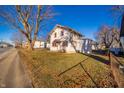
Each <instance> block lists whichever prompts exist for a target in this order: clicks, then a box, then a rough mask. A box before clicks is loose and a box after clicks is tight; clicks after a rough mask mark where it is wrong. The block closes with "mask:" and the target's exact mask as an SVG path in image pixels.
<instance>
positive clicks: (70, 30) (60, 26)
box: [49, 24, 83, 36]
mask: <svg viewBox="0 0 124 93" xmlns="http://www.w3.org/2000/svg"><path fill="white" fill-rule="evenodd" d="M56 28H62V29H65V30H68V31H69V32H71V33H75V34H77V35H79V36H83V35H82V34H80V33H79V32H77V31H75V30H74V29H72V28H70V27H67V26H62V25H59V24H57V25H56V26H55V27H54V29H53V30H52V31H51V32H50V33H49V35H50V34H52V33H53V32H54V30H55V29H56Z"/></svg>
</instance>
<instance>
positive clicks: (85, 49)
mask: <svg viewBox="0 0 124 93" xmlns="http://www.w3.org/2000/svg"><path fill="white" fill-rule="evenodd" d="M82 41H83V43H82V51H81V52H82V53H88V54H89V53H91V52H92V41H93V40H91V39H89V38H84V39H82Z"/></svg>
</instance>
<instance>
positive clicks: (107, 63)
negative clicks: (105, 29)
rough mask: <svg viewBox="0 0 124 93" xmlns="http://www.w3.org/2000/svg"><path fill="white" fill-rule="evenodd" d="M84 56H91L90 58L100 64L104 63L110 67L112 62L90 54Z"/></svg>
mask: <svg viewBox="0 0 124 93" xmlns="http://www.w3.org/2000/svg"><path fill="white" fill-rule="evenodd" d="M84 55H86V56H89V57H91V58H93V59H95V60H97V61H99V62H101V63H104V64H106V65H110V62H109V60H106V59H104V58H102V57H99V56H97V55H92V54H91V55H89V54H84Z"/></svg>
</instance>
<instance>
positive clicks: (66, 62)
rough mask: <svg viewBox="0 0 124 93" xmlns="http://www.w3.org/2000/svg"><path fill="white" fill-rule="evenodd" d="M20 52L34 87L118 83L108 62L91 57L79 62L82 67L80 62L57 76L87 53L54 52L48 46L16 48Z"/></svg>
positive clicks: (108, 85)
mask: <svg viewBox="0 0 124 93" xmlns="http://www.w3.org/2000/svg"><path fill="white" fill-rule="evenodd" d="M19 54H20V57H21V60H22V62H23V63H25V64H26V65H27V66H28V70H29V71H30V72H31V73H32V75H31V76H32V81H33V83H34V85H35V87H47V88H48V87H49V88H51V87H52V88H53V87H117V85H116V83H115V81H114V79H113V76H112V74H111V70H110V66H109V65H106V64H104V63H102V62H100V61H99V60H95V59H94V58H92V57H89V59H88V60H87V61H85V62H82V63H81V64H82V65H83V68H82V67H81V65H80V64H79V65H77V66H76V67H74V68H72V69H71V70H69V71H67V72H65V73H64V74H62V75H61V76H58V75H59V74H60V73H61V72H63V71H65V70H67V69H68V68H70V67H72V66H74V65H76V64H78V63H79V62H81V61H82V60H84V59H86V58H87V57H88V56H86V55H83V54H78V53H72V54H68V53H56V52H50V51H48V50H35V51H27V50H19ZM103 58H104V57H103ZM87 73H88V74H89V75H90V76H89V75H88V74H87ZM93 81H94V82H95V83H96V84H97V86H96V84H95V83H94V82H93Z"/></svg>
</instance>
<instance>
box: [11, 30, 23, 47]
mask: <svg viewBox="0 0 124 93" xmlns="http://www.w3.org/2000/svg"><path fill="white" fill-rule="evenodd" d="M11 40H12V42H13V43H14V45H15V47H22V45H23V42H24V41H25V37H24V35H23V34H22V33H21V32H19V31H16V32H13V34H12V36H11Z"/></svg>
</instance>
